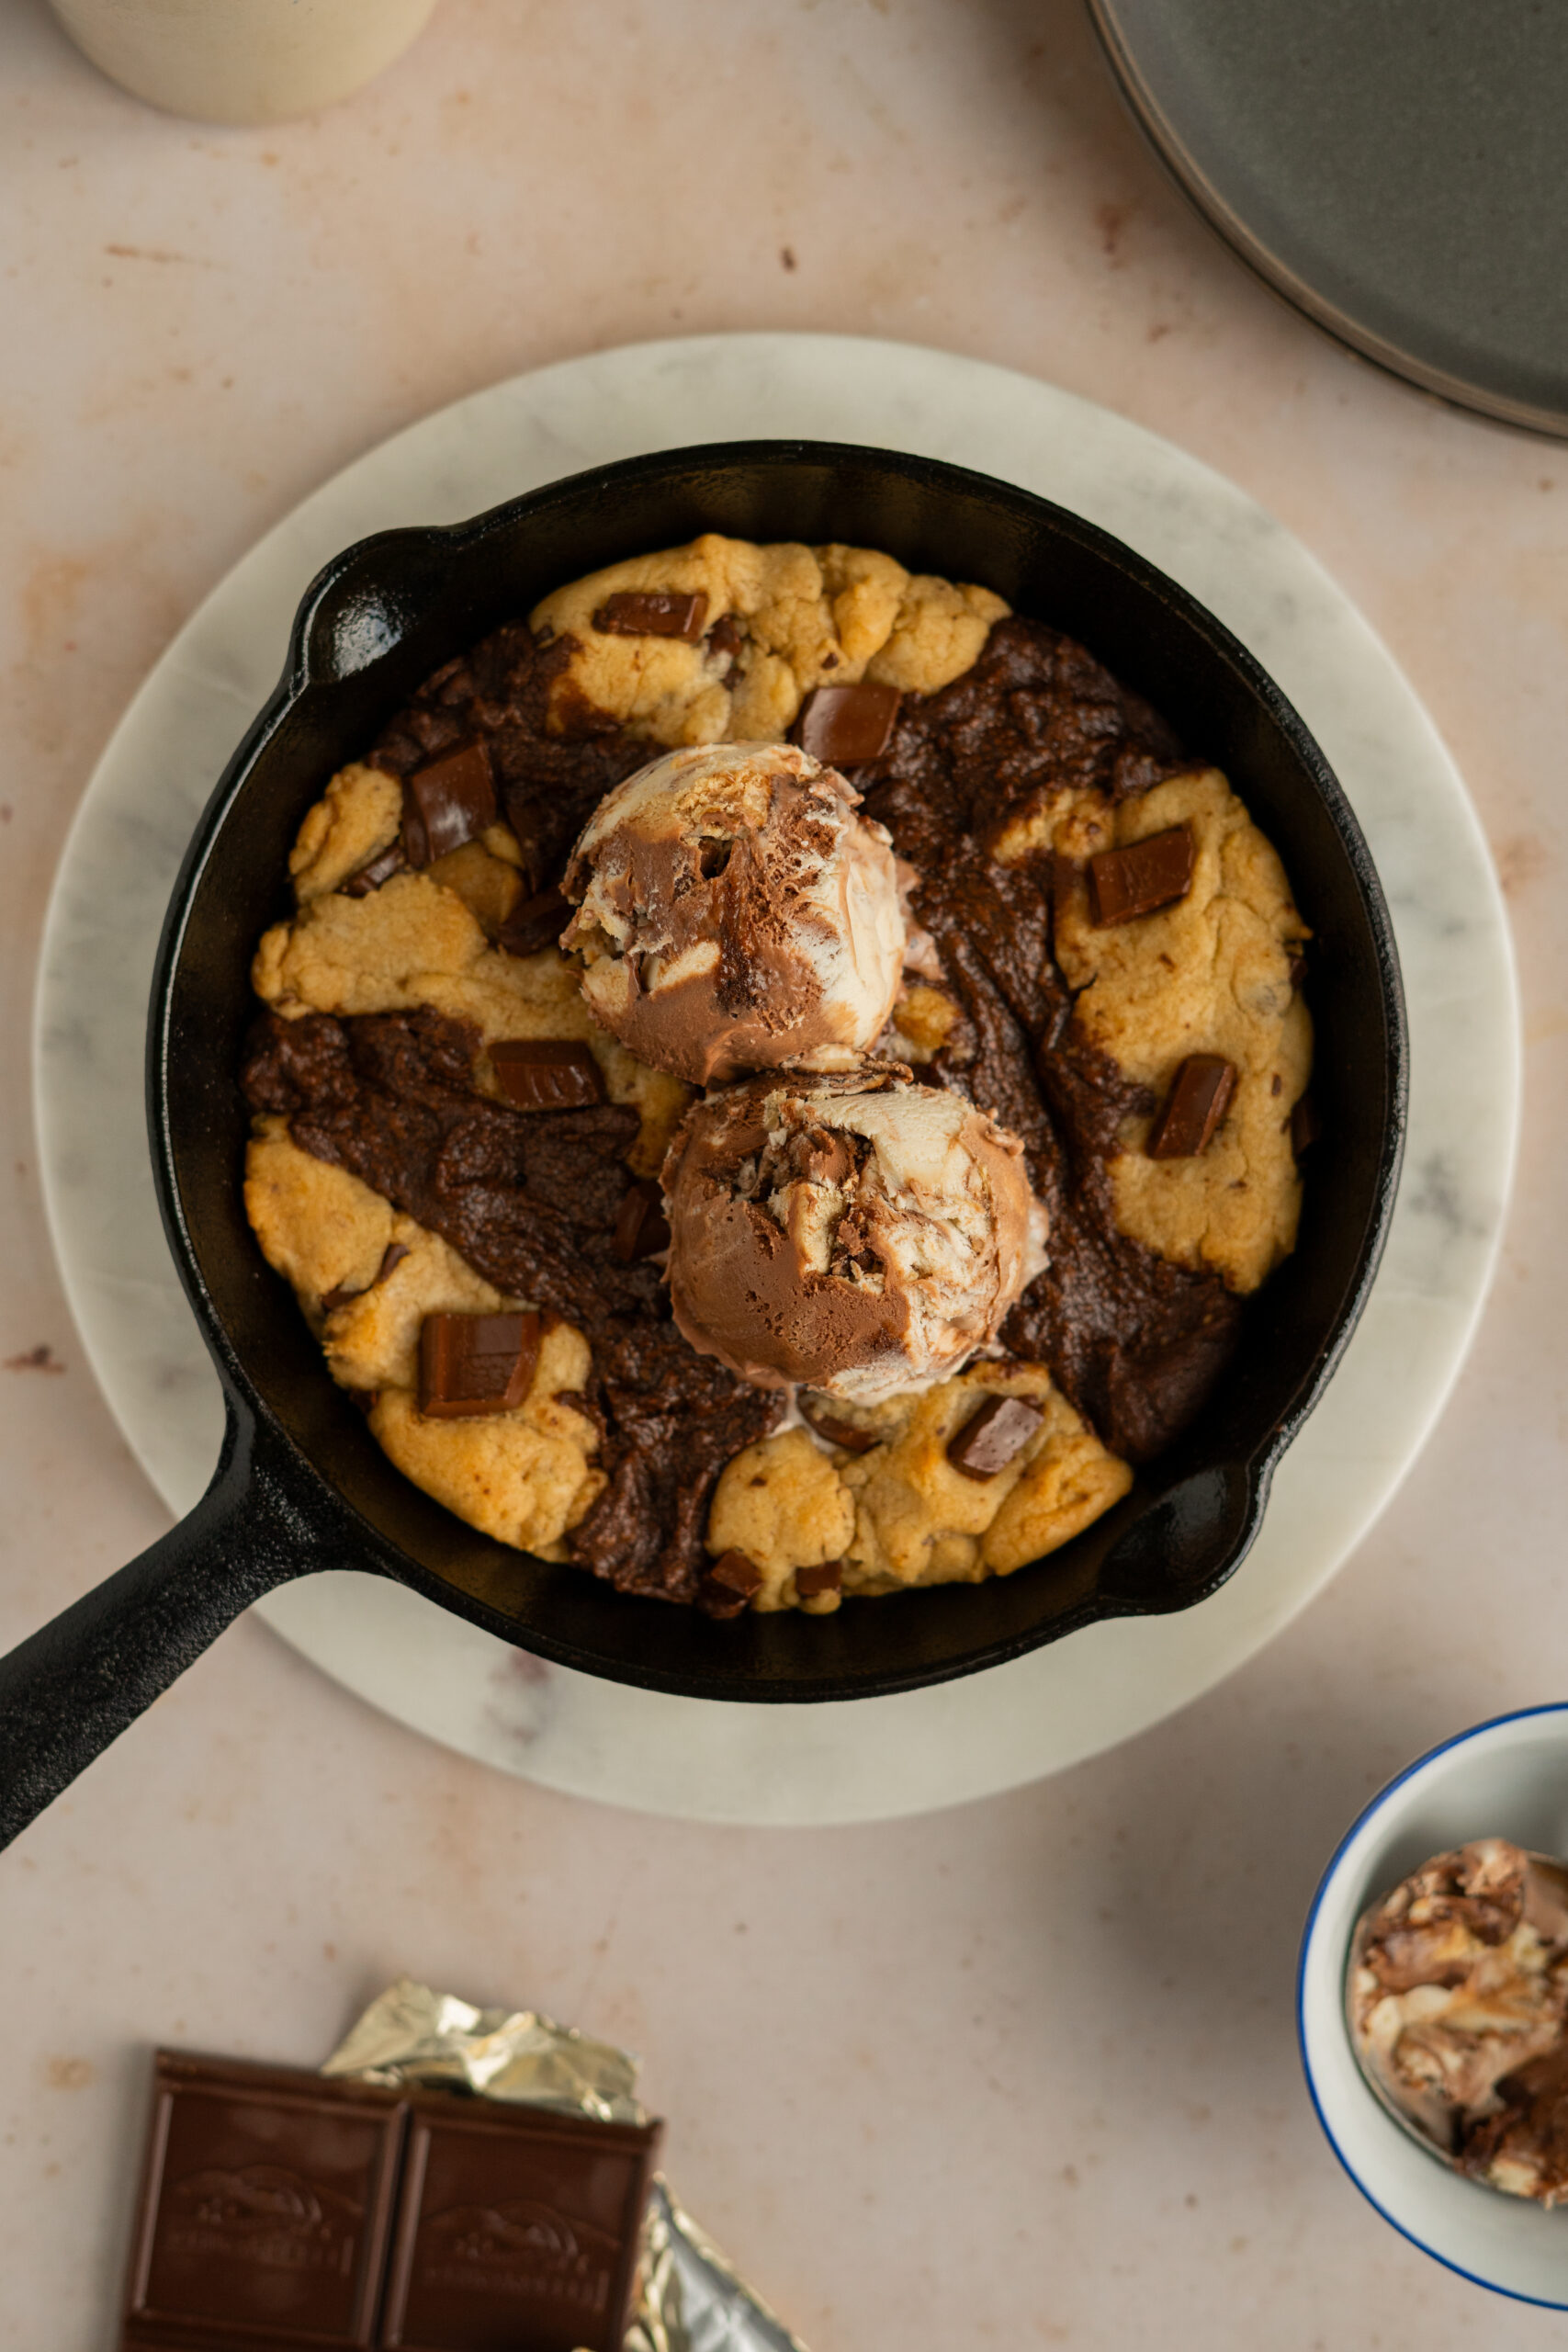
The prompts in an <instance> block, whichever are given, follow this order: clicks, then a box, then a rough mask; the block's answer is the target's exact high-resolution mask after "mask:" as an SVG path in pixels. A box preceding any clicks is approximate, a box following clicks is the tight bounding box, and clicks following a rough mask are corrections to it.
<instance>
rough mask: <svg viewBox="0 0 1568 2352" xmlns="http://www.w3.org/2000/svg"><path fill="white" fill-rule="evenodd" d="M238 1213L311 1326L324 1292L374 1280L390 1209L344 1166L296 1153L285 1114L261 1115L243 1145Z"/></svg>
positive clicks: (388, 1232)
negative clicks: (242, 1194) (240, 1208)
mask: <svg viewBox="0 0 1568 2352" xmlns="http://www.w3.org/2000/svg"><path fill="white" fill-rule="evenodd" d="M245 1215H246V1216H248V1217H249V1218H250V1221H251V1225H252V1227H253V1229H254V1233H255V1237H256V1239H257V1240H258V1241H259V1242H260V1243H261V1246H262V1254H263V1256H264V1257H265V1260H266V1261H267V1264H268V1265H269V1266H273V1267H276V1271H277V1272H279V1273H280V1274H281V1275H282V1276H283V1278H284V1280H285V1281H286V1282H289V1283H293V1285H294V1288H295V1289H296V1291H298V1293H299V1303H300V1305H301V1306H303V1307H304V1309H305V1312H306V1314H307V1316H308V1317H309V1318H310V1323H311V1326H312V1328H313V1329H320V1327H321V1300H322V1298H323V1297H324V1296H325V1295H326V1294H327V1292H329V1291H334V1290H365V1289H367V1287H368V1285H369V1284H370V1283H373V1282H374V1281H375V1279H376V1277H377V1275H378V1272H380V1267H381V1261H382V1259H383V1258H384V1257H385V1256H386V1254H387V1250H388V1249H389V1246H390V1244H391V1239H392V1227H393V1223H394V1220H395V1215H396V1213H395V1211H394V1210H393V1208H392V1204H391V1203H390V1202H389V1201H384V1200H383V1199H382V1197H381V1195H380V1193H373V1192H372V1191H371V1189H370V1187H369V1185H368V1184H362V1183H361V1182H360V1181H359V1179H358V1177H357V1176H351V1175H350V1174H349V1172H348V1170H347V1169H346V1168H334V1167H333V1165H332V1163H331V1161H330V1160H326V1159H315V1158H313V1157H312V1155H311V1154H310V1152H308V1151H301V1150H300V1148H299V1145H298V1144H297V1143H295V1142H294V1141H293V1139H292V1138H291V1136H289V1133H288V1121H287V1119H279V1118H265V1119H258V1120H257V1122H256V1129H255V1133H254V1136H252V1138H251V1140H250V1142H249V1144H248V1145H247V1146H246V1148H245Z"/></svg>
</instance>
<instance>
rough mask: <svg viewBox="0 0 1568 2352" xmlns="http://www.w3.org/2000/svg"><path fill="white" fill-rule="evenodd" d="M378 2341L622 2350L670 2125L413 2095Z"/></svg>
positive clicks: (468, 2348) (451, 2348)
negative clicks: (653, 2179)
mask: <svg viewBox="0 0 1568 2352" xmlns="http://www.w3.org/2000/svg"><path fill="white" fill-rule="evenodd" d="M409 2108H410V2115H409V2138H408V2153H407V2156H406V2159H405V2162H404V2165H403V2186H402V2195H401V2197H400V2199H399V2206H398V2221H397V2230H396V2235H395V2239H394V2243H393V2251H392V2258H391V2265H390V2269H389V2277H388V2282H387V2300H386V2307H385V2311H384V2313H383V2316H382V2322H381V2334H380V2341H381V2343H382V2344H384V2345H387V2346H398V2347H399V2352H516V2347H518V2346H523V2345H526V2346H527V2347H528V2352H577V2347H578V2346H583V2347H584V2348H585V2352H600V2347H601V2346H603V2347H604V2352H619V2347H620V2345H621V2342H622V2339H623V2337H624V2335H625V2334H626V2315H627V2312H628V2310H629V2307H630V2303H631V2294H632V2286H633V2282H634V2278H635V2276H636V2270H637V2243H638V2234H639V2232H640V2230H641V2226H642V2217H643V2211H644V2208H645V2207H646V2205H647V2202H648V2190H649V2177H650V2175H651V2173H652V2169H653V2159H654V2155H655V2153H656V2151H657V2149H658V2146H659V2142H660V2137H661V2134H662V2130H663V2127H662V2125H661V2124H659V2123H657V2122H653V2123H644V2124H634V2123H597V2122H594V2121H592V2120H590V2119H589V2118H587V2117H584V2116H580V2115H564V2114H556V2113H553V2112H552V2111H551V2110H550V2109H547V2108H539V2107H514V2106H503V2105H502V2104H501V2103H500V2102H499V2101H492V2100H489V2099H456V2098H447V2097H444V2096H443V2095H441V2094H440V2093H439V2092H423V2093H422V2092H415V2093H414V2094H412V2097H411V2098H410V2100H409Z"/></svg>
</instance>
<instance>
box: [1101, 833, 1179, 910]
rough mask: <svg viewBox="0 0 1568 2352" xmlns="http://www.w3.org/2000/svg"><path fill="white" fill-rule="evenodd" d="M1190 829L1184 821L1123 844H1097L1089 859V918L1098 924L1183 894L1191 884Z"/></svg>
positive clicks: (1163, 903)
mask: <svg viewBox="0 0 1568 2352" xmlns="http://www.w3.org/2000/svg"><path fill="white" fill-rule="evenodd" d="M1192 858H1193V850H1192V834H1191V831H1190V827H1188V826H1186V825H1172V827H1171V828H1170V830H1169V831H1168V832H1165V833H1151V834H1150V835H1149V837H1148V839H1147V840H1146V841H1141V842H1128V844H1127V846H1126V848H1125V849H1102V850H1101V851H1100V853H1099V854H1098V855H1097V856H1094V857H1091V858H1090V859H1089V911H1090V914H1091V916H1092V918H1093V920H1094V922H1096V923H1097V924H1099V925H1100V928H1101V930H1104V929H1105V928H1106V927H1107V926H1109V925H1110V924H1111V923H1118V922H1133V921H1134V918H1135V917H1136V916H1138V915H1150V914H1153V913H1154V911H1155V909H1156V907H1168V906H1169V905H1170V904H1171V903H1172V901H1173V900H1174V899H1184V898H1185V897H1186V896H1187V893H1188V891H1189V890H1190V888H1191V887H1192Z"/></svg>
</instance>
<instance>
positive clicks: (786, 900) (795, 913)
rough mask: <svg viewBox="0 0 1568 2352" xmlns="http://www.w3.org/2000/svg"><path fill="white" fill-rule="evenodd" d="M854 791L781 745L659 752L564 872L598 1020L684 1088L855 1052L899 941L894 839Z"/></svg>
mask: <svg viewBox="0 0 1568 2352" xmlns="http://www.w3.org/2000/svg"><path fill="white" fill-rule="evenodd" d="M859 806H860V795H859V793H858V792H855V791H854V790H852V787H851V786H849V785H847V784H846V783H845V781H844V779H843V777H842V776H841V775H839V774H838V772H837V771H836V770H835V769H833V768H830V767H824V766H823V765H822V764H821V763H820V762H819V761H818V760H815V759H813V758H812V757H811V755H810V754H809V753H808V752H802V751H797V750H796V749H795V746H794V745H793V744H791V743H715V744H705V745H701V746H698V747H696V748H694V749H690V750H686V751H679V752H667V753H666V754H665V755H664V757H663V758H662V759H659V760H655V761H653V762H652V763H651V764H650V765H649V766H648V767H645V768H641V769H639V770H638V772H637V775H632V776H628V777H627V778H626V782H625V783H624V784H620V785H617V786H615V790H614V791H613V792H610V793H608V794H606V796H605V797H604V800H603V801H602V802H601V803H600V805H599V807H598V809H595V811H594V813H593V816H592V819H591V820H590V822H589V824H588V826H587V828H586V830H585V831H584V832H583V834H582V836H581V840H580V841H579V842H578V844H577V847H576V848H575V850H574V851H573V852H572V854H571V858H570V863H569V864H568V866H567V869H566V878H565V881H564V883H563V885H562V888H563V890H564V892H565V895H566V896H567V898H568V899H571V900H573V901H574V902H575V903H576V905H577V912H576V913H575V915H574V916H573V917H572V920H571V922H570V926H569V927H568V929H567V931H566V933H565V935H564V937H563V939H562V942H561V944H562V945H563V947H565V948H567V949H568V950H569V951H570V952H573V953H575V954H576V955H578V956H581V959H582V964H583V973H582V993H583V995H584V997H585V998H586V999H587V1001H588V1003H589V1005H590V1006H591V1007H592V1012H593V1014H594V1017H595V1019H596V1020H598V1021H600V1022H602V1023H604V1027H605V1028H606V1029H608V1030H609V1031H610V1033H611V1035H613V1036H615V1037H618V1038H619V1039H620V1041H621V1043H622V1045H624V1046H627V1047H628V1048H629V1049H630V1051H631V1052H632V1053H634V1054H636V1055H637V1057H638V1058H639V1059H640V1060H642V1061H645V1062H649V1063H650V1064H651V1065H652V1066H653V1068H654V1069H665V1070H670V1071H672V1072H673V1074H674V1075H675V1076H676V1077H677V1078H683V1079H685V1080H688V1081H689V1082H690V1083H691V1084H693V1085H694V1086H709V1085H712V1084H714V1083H716V1082H717V1081H719V1080H724V1079H729V1078H735V1077H737V1076H738V1075H739V1074H740V1073H741V1072H742V1071H746V1070H753V1069H773V1068H775V1067H776V1066H777V1065H778V1064H779V1063H781V1062H785V1061H788V1062H791V1063H794V1064H795V1065H797V1066H804V1067H806V1068H808V1069H842V1068H843V1067H844V1066H845V1065H846V1064H847V1063H849V1062H850V1061H852V1059H853V1057H854V1056H855V1055H856V1054H857V1053H859V1052H862V1051H863V1049H864V1048H865V1047H866V1046H869V1045H870V1044H871V1042H872V1040H873V1039H874V1037H875V1036H876V1035H878V1034H879V1033H880V1031H881V1030H882V1029H883V1028H884V1027H885V1026H886V1021H887V1016H888V1014H889V1013H890V1012H892V1010H893V1003H894V999H895V998H896V997H897V993H898V987H899V981H900V978H901V975H902V972H903V966H904V948H905V922H904V910H903V906H902V903H901V900H900V898H899V891H898V878H897V869H896V865H895V861H894V856H893V850H892V845H891V843H890V842H889V840H888V837H887V834H886V831H885V830H884V828H883V827H882V826H881V825H875V824H870V823H868V822H867V821H866V820H865V819H864V818H863V817H860V816H858V815H857V814H856V811H857V809H859Z"/></svg>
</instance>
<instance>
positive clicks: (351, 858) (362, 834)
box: [288, 760, 403, 906]
mask: <svg viewBox="0 0 1568 2352" xmlns="http://www.w3.org/2000/svg"><path fill="white" fill-rule="evenodd" d="M402 821H403V787H402V786H401V785H400V783H399V781H398V779H397V777H396V776H395V775H385V774H383V772H382V770H381V769H379V768H370V767H366V766H364V765H363V764H362V763H360V762H359V761H357V760H356V761H355V762H354V763H352V764H351V765H350V766H348V767H346V768H340V769H339V770H338V773H337V775H334V776H333V780H332V782H331V783H330V784H329V785H328V786H327V788H326V791H325V793H324V794H323V795H322V797H321V799H320V800H318V801H317V803H316V805H315V807H314V808H313V809H311V810H310V814H309V816H308V817H307V818H306V820H305V821H304V823H303V824H302V825H301V826H300V828H299V838H298V840H297V841H296V842H295V844H294V847H293V849H292V850H291V851H290V853H289V857H288V872H289V876H290V878H291V880H292V881H293V884H294V895H295V897H296V898H297V899H299V903H300V905H301V906H303V905H304V904H305V903H306V901H307V900H308V899H319V898H321V896H322V895H323V893H324V892H326V891H328V890H336V889H338V888H341V887H342V885H343V884H344V882H346V881H347V880H348V879H349V878H350V876H352V875H355V874H357V873H358V872H359V870H360V868H361V867H362V866H365V865H369V863H370V861H371V859H372V858H373V857H379V855H380V854H381V852H382V851H383V850H384V849H390V848H391V846H392V843H393V842H395V841H396V840H397V838H398V834H399V831H400V829H401V826H402Z"/></svg>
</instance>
